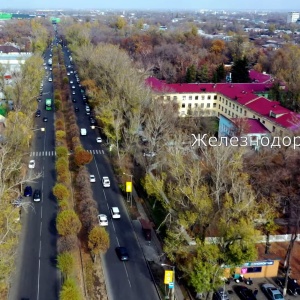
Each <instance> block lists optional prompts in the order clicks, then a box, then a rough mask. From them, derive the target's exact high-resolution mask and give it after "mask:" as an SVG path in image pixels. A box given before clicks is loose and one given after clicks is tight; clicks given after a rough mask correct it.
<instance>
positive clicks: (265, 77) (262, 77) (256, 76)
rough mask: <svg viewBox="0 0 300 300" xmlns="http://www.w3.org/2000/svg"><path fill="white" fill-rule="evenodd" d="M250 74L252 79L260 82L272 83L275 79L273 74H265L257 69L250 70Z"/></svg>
mask: <svg viewBox="0 0 300 300" xmlns="http://www.w3.org/2000/svg"><path fill="white" fill-rule="evenodd" d="M249 76H250V78H251V80H252V81H255V82H260V83H270V82H272V80H273V78H272V76H271V75H269V74H263V73H260V72H257V71H255V70H250V71H249Z"/></svg>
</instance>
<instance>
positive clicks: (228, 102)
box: [146, 70, 300, 136]
mask: <svg viewBox="0 0 300 300" xmlns="http://www.w3.org/2000/svg"><path fill="white" fill-rule="evenodd" d="M250 77H251V78H252V79H255V78H256V79H255V80H254V82H252V83H216V84H214V83H172V84H168V83H166V82H165V81H162V80H159V79H157V78H154V77H149V78H148V79H147V80H146V85H148V86H149V87H151V89H152V90H153V91H154V92H155V93H156V94H157V95H158V96H159V97H160V98H161V99H163V100H165V101H175V102H176V103H177V104H178V105H179V115H180V116H187V115H197V116H218V117H219V116H220V115H222V116H224V117H226V118H227V119H233V118H248V119H252V120H256V121H255V123H260V124H261V125H262V126H263V127H264V128H266V129H267V130H268V131H269V132H271V133H273V134H276V135H278V136H282V135H284V134H287V133H290V131H291V130H294V129H296V128H299V126H300V115H299V114H297V113H295V112H292V111H290V110H289V109H287V108H284V107H283V106H281V105H280V103H279V102H277V101H272V100H270V99H268V97H269V91H270V88H271V87H272V81H273V79H272V77H271V76H270V75H266V74H261V73H258V72H256V71H254V70H252V71H250ZM253 130H254V128H253Z"/></svg>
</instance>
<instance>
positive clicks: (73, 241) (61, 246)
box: [57, 235, 78, 253]
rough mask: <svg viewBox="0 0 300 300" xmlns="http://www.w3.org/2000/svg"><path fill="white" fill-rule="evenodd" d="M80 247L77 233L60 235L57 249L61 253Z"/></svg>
mask: <svg viewBox="0 0 300 300" xmlns="http://www.w3.org/2000/svg"><path fill="white" fill-rule="evenodd" d="M77 247H78V239H77V236H76V235H67V236H60V237H59V238H58V240H57V251H58V252H59V253H62V252H65V251H72V250H75V249H76V248H77Z"/></svg>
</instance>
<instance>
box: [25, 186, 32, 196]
mask: <svg viewBox="0 0 300 300" xmlns="http://www.w3.org/2000/svg"><path fill="white" fill-rule="evenodd" d="M31 196H32V187H31V186H30V185H28V186H26V187H25V190H24V197H31Z"/></svg>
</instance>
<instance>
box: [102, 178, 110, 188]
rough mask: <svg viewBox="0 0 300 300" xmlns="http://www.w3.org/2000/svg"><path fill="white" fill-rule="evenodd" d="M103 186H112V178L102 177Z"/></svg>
mask: <svg viewBox="0 0 300 300" xmlns="http://www.w3.org/2000/svg"><path fill="white" fill-rule="evenodd" d="M102 184H103V187H110V180H109V178H108V177H107V176H104V177H102Z"/></svg>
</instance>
